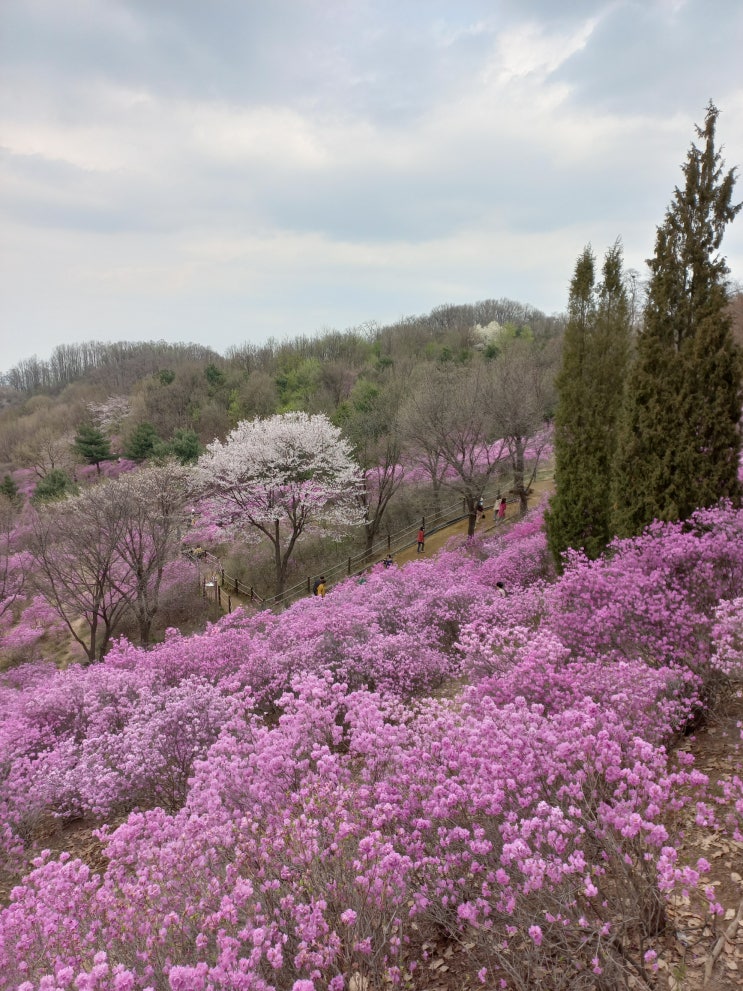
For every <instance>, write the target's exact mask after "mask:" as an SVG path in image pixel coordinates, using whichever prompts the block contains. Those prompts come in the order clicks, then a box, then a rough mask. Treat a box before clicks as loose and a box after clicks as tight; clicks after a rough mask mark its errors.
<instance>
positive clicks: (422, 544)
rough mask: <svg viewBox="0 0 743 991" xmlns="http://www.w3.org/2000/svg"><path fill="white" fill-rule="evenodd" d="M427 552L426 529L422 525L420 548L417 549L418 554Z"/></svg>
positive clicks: (419, 538)
mask: <svg viewBox="0 0 743 991" xmlns="http://www.w3.org/2000/svg"><path fill="white" fill-rule="evenodd" d="M425 553H426V531H425V530H424V529H423V527H421V528H420V530H419V531H418V550H417V551H416V554H425Z"/></svg>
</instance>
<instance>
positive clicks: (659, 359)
mask: <svg viewBox="0 0 743 991" xmlns="http://www.w3.org/2000/svg"><path fill="white" fill-rule="evenodd" d="M718 114H719V111H718V110H717V108H716V107H715V106H714V105H713V104H712V103H710V104H709V105H708V107H707V113H706V118H705V126H704V128H703V129H701V128H696V132H697V137H698V138H699V139H700V142H701V144H702V146H701V147H699V148H698V147H696V146H695V145H694V144H692V146H691V149H690V150H689V153H688V155H687V158H686V163H685V164H684V166H683V174H684V186H683V189H680V188H678V187H676V189H675V191H674V197H673V200H672V202H671V205H670V206H669V208H668V210H667V211H666V216H665V220H664V222H663V224H662V225H661V226H660V227H659V228H658V231H657V235H656V243H655V254H654V257H653V258H652V259H650V260H649V262H648V264H649V266H650V271H651V277H650V283H649V286H648V299H647V305H646V309H645V316H644V322H643V328H642V332H641V334H640V337H639V340H638V343H637V356H636V360H635V363H634V365H633V368H632V370H631V373H630V376H629V381H628V388H627V395H626V404H625V408H624V410H623V414H622V422H621V428H620V435H619V448H618V454H617V458H616V460H615V465H614V482H613V497H614V520H615V528H616V531H617V532H618V533H619V534H620V535H622V536H630V535H632V534H637V533H640V532H641V530H642V529H643V527H644V526H646V525H647V524H648V523H650V522H651V521H652V520H653V519H662V520H676V519H686V518H687V517H688V516H690V515H691V513H692V512H693V511H694V509H695V508H696V507H697V506H709V505H712V504H714V503H715V502H717V500H718V499H720V498H723V497H727V498H731V499H733V500H734V501H735V502H736V503H737V502H738V501H739V499H740V484H739V482H738V477H737V472H738V459H739V454H740V429H739V421H740V408H741V372H742V370H743V368H742V365H741V355H740V351H739V349H738V347H737V346H736V344H735V342H734V340H733V336H732V323H731V316H730V312H729V308H728V300H727V284H726V276H727V274H728V268H727V265H726V263H725V259H724V258H723V257H722V256H721V255H720V254H719V253H718V252H719V248H720V245H721V243H722V237H723V234H724V231H725V228H726V226H727V224H729V223H730V222H731V221H732V220H733V219H734V217H735V215H736V214H737V213H738V212H739V210H740V208H741V204H737V205H735V204H733V202H732V196H733V187H734V185H735V170H734V169H731V170H730V171H727V172H725V171H724V169H723V166H724V163H723V161H722V159H721V157H720V153H719V151H717V150H716V149H715V127H716V124H717V118H718Z"/></svg>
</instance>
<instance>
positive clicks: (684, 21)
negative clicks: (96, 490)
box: [0, 0, 743, 370]
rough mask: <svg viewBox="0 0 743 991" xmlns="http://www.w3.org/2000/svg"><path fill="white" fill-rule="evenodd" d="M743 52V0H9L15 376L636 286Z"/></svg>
mask: <svg viewBox="0 0 743 991" xmlns="http://www.w3.org/2000/svg"><path fill="white" fill-rule="evenodd" d="M741 50H743V2H741V0H686V2H685V0H635V2H630V0H605V2H603V0H562V2H560V0H490V2H486V0H0V170H1V171H0V211H1V212H2V217H1V218H0V223H1V230H2V234H1V235H0V236H1V238H2V240H1V242H0V320H1V321H2V328H1V332H2V338H1V340H2V349H1V352H0V370H7V369H8V368H10V367H11V366H12V365H14V364H16V362H17V361H19V360H20V359H23V358H28V357H30V356H31V355H33V354H36V355H37V356H38V357H39V358H43V359H47V358H48V357H49V356H50V354H51V352H52V349H53V348H54V347H55V346H56V345H57V344H60V343H70V342H80V341H86V340H160V339H164V340H168V341H193V342H197V343H201V344H207V345H210V346H212V347H214V348H215V349H216V350H218V351H220V352H223V351H224V350H225V349H226V348H228V347H229V346H230V345H240V344H242V343H244V342H246V341H251V342H254V343H262V342H264V341H265V340H266V339H267V338H268V337H271V336H274V337H277V338H280V339H281V338H285V337H294V336H295V335H297V334H314V333H316V332H318V331H321V330H323V329H326V328H331V327H332V328H336V329H340V330H342V329H345V328H348V327H353V326H358V325H361V324H363V323H365V322H367V321H378V322H381V323H387V322H390V321H393V320H395V319H397V318H399V317H401V316H406V315H412V314H419V313H425V312H428V311H429V310H431V309H432V308H433V307H435V306H438V305H440V304H443V303H473V302H476V301H477V300H481V299H488V298H500V297H508V298H510V299H514V300H518V301H519V302H522V303H528V304H530V305H532V306H536V307H539V308H540V309H542V310H544V311H545V312H547V313H553V312H558V311H562V310H564V309H565V306H566V303H567V289H568V284H569V281H570V278H571V276H572V274H573V269H574V266H575V261H576V259H577V257H578V255H579V253H580V252H581V251H582V249H583V248H584V246H585V245H586V244H587V243H589V242H590V243H591V244H592V246H593V248H594V251H595V252H596V254H597V255H598V257H599V259H601V258H602V257H603V253H604V251H605V250H606V248H607V247H609V245H611V244H612V243H613V242H614V240H615V239H616V238H617V237H621V238H622V241H623V244H624V249H625V262H626V265H627V266H628V267H633V268H636V269H637V270H638V271H639V273H640V275H641V276H642V277H644V276H645V275H646V266H645V261H644V260H645V259H646V258H647V257H648V256H649V255H650V254H651V253H652V250H653V243H654V237H655V228H656V226H657V225H658V224H659V223H661V222H662V219H663V215H664V212H665V210H666V207H667V206H668V204H669V202H670V200H671V196H672V193H673V188H674V186H675V185H676V184H677V183H678V182H680V181H681V171H680V168H681V165H682V163H683V162H684V159H685V156H686V153H687V151H688V148H689V146H690V143H691V141H692V140H693V139H694V137H695V134H694V124H695V123H697V124H702V123H703V120H704V110H705V106H706V104H707V102H708V100H709V99H713V100H714V101H715V103H716V104H717V106H718V107H719V108H720V111H721V116H720V120H719V124H718V139H719V141H720V143H721V144H722V145H723V155H724V158H725V161H726V163H727V165H728V166H733V165H738V164H743V69H741ZM737 193H738V196H737V198H738V199H743V181H741V182H740V183H739V185H738V188H737ZM723 251H724V253H725V254H726V255H727V258H728V263H729V265H730V267H731V269H732V275H733V278H736V279H743V216H741V217H739V219H738V221H737V222H736V223H735V224H733V226H732V227H731V228H730V229H729V230H728V233H727V235H726V239H725V242H724V245H723Z"/></svg>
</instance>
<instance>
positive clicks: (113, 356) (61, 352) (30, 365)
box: [0, 341, 219, 393]
mask: <svg viewBox="0 0 743 991" xmlns="http://www.w3.org/2000/svg"><path fill="white" fill-rule="evenodd" d="M214 359H219V355H218V354H217V352H216V351H212V350H211V348H207V347H203V346H202V345H200V344H168V343H167V342H166V341H119V342H117V343H114V344H108V343H104V342H103V341H85V342H84V343H82V344H59V345H58V346H57V347H56V348H55V349H54V351H53V352H52V356H51V358H50V359H49V360H48V361H41V360H40V359H39V358H37V357H35V356H34V357H32V358H25V359H24V360H23V361H19V362H18V364H17V365H15V366H14V367H13V368H11V369H10V371H8V372H5V373H4V374H3V375H2V376H0V381H1V382H2V384H3V385H5V386H8V387H10V388H11V389H17V390H18V391H19V392H25V393H36V392H56V391H57V390H59V389H63V388H64V387H65V386H66V385H69V384H70V383H71V382H76V381H77V380H78V379H81V378H87V379H89V380H90V381H92V382H101V384H105V385H106V386H108V387H110V388H113V389H117V390H127V389H129V388H131V386H133V385H134V383H135V382H137V381H139V379H141V378H143V377H144V376H146V375H152V374H154V373H155V372H157V371H159V370H160V369H161V368H163V367H167V366H168V365H169V364H171V363H177V362H181V361H199V362H209V361H213V360H214Z"/></svg>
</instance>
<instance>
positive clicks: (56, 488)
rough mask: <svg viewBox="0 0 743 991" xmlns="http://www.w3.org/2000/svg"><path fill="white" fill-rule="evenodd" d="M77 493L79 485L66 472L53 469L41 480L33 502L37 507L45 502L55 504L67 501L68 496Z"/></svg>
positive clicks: (32, 499)
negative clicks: (55, 502)
mask: <svg viewBox="0 0 743 991" xmlns="http://www.w3.org/2000/svg"><path fill="white" fill-rule="evenodd" d="M77 491H78V488H77V485H75V483H74V482H73V481H72V479H71V478H70V476H69V475H68V474H67V472H66V471H63V470H62V469H61V468H52V470H51V471H50V472H48V473H47V474H46V475H44V477H43V478H42V479H40V480H39V483H38V485H37V486H36V489H35V490H34V494H33V496H32V498H31V501H32V502H33V503H34V504H37V505H38V504H39V503H44V502H54V501H55V500H57V499H65V498H66V497H67V496H68V495H76V494H77Z"/></svg>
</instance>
